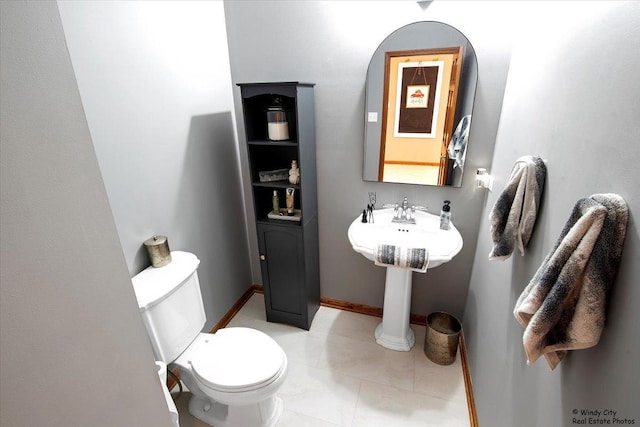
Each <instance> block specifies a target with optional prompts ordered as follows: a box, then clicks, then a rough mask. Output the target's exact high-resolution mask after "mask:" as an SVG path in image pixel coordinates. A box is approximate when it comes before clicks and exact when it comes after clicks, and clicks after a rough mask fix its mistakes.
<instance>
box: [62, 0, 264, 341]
mask: <svg viewBox="0 0 640 427" xmlns="http://www.w3.org/2000/svg"><path fill="white" fill-rule="evenodd" d="M59 8H60V14H61V17H62V22H63V25H64V31H65V35H66V38H67V43H68V45H69V53H70V55H71V60H72V63H73V67H74V70H75V73H76V76H77V79H78V87H79V89H80V95H81V97H82V103H83V106H84V109H85V112H86V115H87V121H88V123H89V129H90V131H91V136H92V138H93V143H94V145H95V150H96V153H97V157H98V162H99V164H100V170H101V172H102V176H103V179H104V182H105V186H106V189H107V194H108V196H109V202H110V204H111V209H112V211H113V216H114V218H115V222H116V227H117V229H118V234H119V236H120V241H121V242H122V248H123V250H124V254H125V259H126V261H127V264H128V266H129V274H130V275H131V276H133V275H134V274H136V273H138V272H139V271H140V270H142V269H143V268H145V267H147V266H148V265H149V260H148V256H147V253H146V250H145V248H144V246H143V242H144V241H145V240H146V239H148V238H149V237H151V236H153V235H154V234H159V235H166V236H168V238H169V245H170V247H171V249H172V250H182V251H188V252H193V253H195V254H196V255H197V256H198V257H199V258H200V260H201V264H200V268H199V277H200V283H201V288H202V294H203V299H204V303H205V311H206V314H207V324H206V326H205V328H206V329H209V328H211V327H212V326H213V325H214V324H215V323H216V322H217V321H218V320H219V319H220V317H221V316H222V315H224V314H225V313H226V311H227V310H228V309H229V307H231V305H232V304H233V303H234V302H235V301H237V300H238V298H239V297H240V296H241V295H242V294H243V293H244V292H245V291H246V290H247V289H248V287H249V286H250V285H251V270H250V264H249V260H248V249H247V243H246V242H247V232H246V225H245V220H244V204H243V195H242V187H241V184H240V172H239V167H240V165H239V161H238V149H237V138H236V135H235V124H234V121H233V115H232V110H233V97H232V91H231V76H230V71H229V56H228V52H227V49H228V47H227V39H226V31H225V21H224V10H223V4H222V3H221V2H165V1H144V2H78V1H60V2H59Z"/></svg>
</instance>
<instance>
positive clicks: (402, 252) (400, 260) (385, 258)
mask: <svg viewBox="0 0 640 427" xmlns="http://www.w3.org/2000/svg"><path fill="white" fill-rule="evenodd" d="M374 262H375V264H376V265H379V266H383V267H400V268H409V269H411V270H413V271H418V272H420V273H424V272H425V271H427V267H428V266H429V251H428V250H427V248H405V247H402V246H397V245H386V244H380V245H378V248H377V250H376V256H375V260H374Z"/></svg>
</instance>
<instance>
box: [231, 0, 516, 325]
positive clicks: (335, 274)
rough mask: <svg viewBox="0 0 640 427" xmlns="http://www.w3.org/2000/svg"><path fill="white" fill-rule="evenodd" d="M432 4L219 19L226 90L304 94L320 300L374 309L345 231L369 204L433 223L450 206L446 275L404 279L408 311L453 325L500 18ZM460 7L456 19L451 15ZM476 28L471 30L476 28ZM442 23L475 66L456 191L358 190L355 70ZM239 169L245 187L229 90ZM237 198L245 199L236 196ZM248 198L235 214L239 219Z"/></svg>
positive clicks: (311, 6)
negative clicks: (436, 314)
mask: <svg viewBox="0 0 640 427" xmlns="http://www.w3.org/2000/svg"><path fill="white" fill-rule="evenodd" d="M478 3H480V2H469V3H462V4H460V3H457V2H434V3H433V4H432V5H431V6H429V8H428V9H426V10H425V9H423V8H422V7H421V6H420V5H419V4H418V3H416V2H362V1H355V2H349V1H341V2H336V1H304V2H289V1H277V2H262V1H241V2H235V1H227V2H225V5H224V6H225V14H226V19H227V34H228V41H229V53H230V59H231V75H232V80H233V83H234V84H235V83H244V82H263V81H302V82H312V83H316V87H315V95H316V117H315V119H316V144H317V145H316V151H317V169H318V203H319V209H318V217H319V231H320V280H321V295H322V296H325V297H330V298H336V299H339V300H344V301H349V302H353V303H360V304H367V305H372V306H377V307H381V306H382V302H383V296H384V281H385V270H384V269H383V268H380V267H375V266H374V265H373V263H371V262H369V261H367V260H366V259H365V258H364V257H362V256H361V255H359V254H357V253H355V252H354V251H353V249H352V248H351V246H350V244H349V241H348V240H347V228H348V227H349V224H350V223H351V222H352V221H353V220H354V219H355V218H356V217H357V216H358V215H359V214H360V213H361V212H362V209H363V208H364V207H365V206H366V204H367V203H368V197H367V192H369V191H375V192H377V205H378V206H381V205H382V204H383V203H391V202H398V201H401V200H402V197H403V196H407V197H408V198H409V201H410V203H412V204H417V205H426V206H428V207H430V208H431V209H432V211H435V212H437V213H438V212H439V211H440V207H441V206H442V201H443V200H445V199H449V200H451V201H452V206H453V208H452V210H453V221H454V223H455V224H456V226H457V227H458V228H459V230H460V231H461V233H462V235H463V238H464V242H465V243H464V248H463V250H462V252H461V253H460V254H459V255H458V256H457V257H456V258H455V259H454V260H453V261H452V262H450V263H448V264H446V265H443V266H441V267H438V268H436V269H434V270H430V271H429V272H428V273H427V274H424V275H419V274H415V275H414V288H413V289H414V290H413V301H412V308H411V311H412V312H413V313H418V314H427V313H428V312H430V311H434V310H446V311H449V312H451V313H453V314H455V315H457V316H462V312H463V308H464V303H465V298H466V294H467V287H468V281H469V277H470V274H471V265H472V262H473V256H474V251H475V247H476V238H477V232H478V226H479V223H480V213H481V211H482V206H483V204H484V200H485V197H486V194H485V192H484V191H474V182H473V180H474V174H475V169H477V168H478V167H488V166H489V162H490V160H491V156H492V150H493V144H494V141H495V135H496V131H497V126H498V117H499V114H500V108H501V103H502V95H503V91H504V83H505V80H506V74H507V69H508V61H509V54H510V46H509V40H510V37H509V34H510V33H509V31H510V30H509V25H510V24H511V22H510V21H508V20H503V19H502V18H499V16H500V13H498V12H502V11H504V10H505V9H506V10H508V9H509V7H510V6H509V5H503V4H495V3H489V4H478ZM461 7H463V8H465V10H466V13H460V10H461ZM480 15H481V16H483V19H482V20H478V19H476V17H477V16H480ZM421 20H435V21H442V22H445V23H448V24H450V25H453V26H455V27H457V28H458V29H459V30H460V31H462V32H463V33H464V34H465V35H466V36H467V37H468V38H469V40H470V41H471V43H472V44H473V46H474V48H475V50H476V54H477V56H478V64H479V76H480V77H479V82H478V92H477V97H476V109H475V111H474V124H473V128H472V131H471V142H470V148H469V152H468V156H467V174H466V175H465V179H464V181H463V185H462V188H438V187H421V186H411V185H398V184H382V183H370V182H363V180H362V156H363V141H364V117H365V112H364V88H365V78H366V73H367V66H368V64H369V60H370V59H371V56H372V55H373V53H374V52H375V50H376V48H377V46H378V44H379V43H380V42H382V41H383V40H384V39H385V37H387V36H388V35H389V34H390V33H391V32H393V31H394V30H396V29H397V28H399V27H401V26H403V25H406V24H409V23H411V22H416V21H421ZM234 90H235V92H234V97H235V106H236V115H237V121H238V134H239V139H240V149H241V154H242V156H241V159H242V164H243V171H245V179H246V180H247V181H248V175H247V174H246V170H247V160H246V150H245V147H244V142H245V137H244V129H243V119H242V111H241V103H240V98H239V96H240V92H239V89H238V88H235V89H234ZM245 194H246V195H250V194H251V189H250V187H249V186H248V185H246V184H245ZM249 199H250V197H248V198H247V209H249V211H251V210H252V209H253V206H252V205H251V201H250V200H249ZM248 225H249V230H250V233H249V242H250V255H251V261H252V271H253V280H254V281H255V282H261V278H260V269H259V267H260V266H259V262H258V249H257V243H256V234H255V231H254V230H255V224H254V223H253V221H252V220H249V224H248Z"/></svg>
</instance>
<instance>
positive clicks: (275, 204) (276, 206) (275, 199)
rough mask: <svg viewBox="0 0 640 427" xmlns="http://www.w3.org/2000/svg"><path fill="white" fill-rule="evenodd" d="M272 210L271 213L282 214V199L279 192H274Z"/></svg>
mask: <svg viewBox="0 0 640 427" xmlns="http://www.w3.org/2000/svg"><path fill="white" fill-rule="evenodd" d="M271 204H272V210H271V213H273V214H276V215H279V214H280V198H279V197H278V190H273V197H272V198H271Z"/></svg>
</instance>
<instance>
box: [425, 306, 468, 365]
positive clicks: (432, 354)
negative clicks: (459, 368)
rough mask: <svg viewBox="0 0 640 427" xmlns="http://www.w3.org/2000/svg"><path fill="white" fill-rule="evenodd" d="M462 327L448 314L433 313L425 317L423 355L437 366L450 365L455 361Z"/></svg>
mask: <svg viewBox="0 0 640 427" xmlns="http://www.w3.org/2000/svg"><path fill="white" fill-rule="evenodd" d="M461 330H462V326H460V322H458V319H456V318H455V317H453V316H452V315H450V314H447V313H442V312H435V313H431V314H430V315H429V316H427V332H426V334H425V337H424V354H426V355H427V357H428V358H429V360H431V361H432V362H434V363H437V364H438V365H451V364H452V363H453V362H455V361H456V353H457V352H458V339H459V338H460V331H461Z"/></svg>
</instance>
